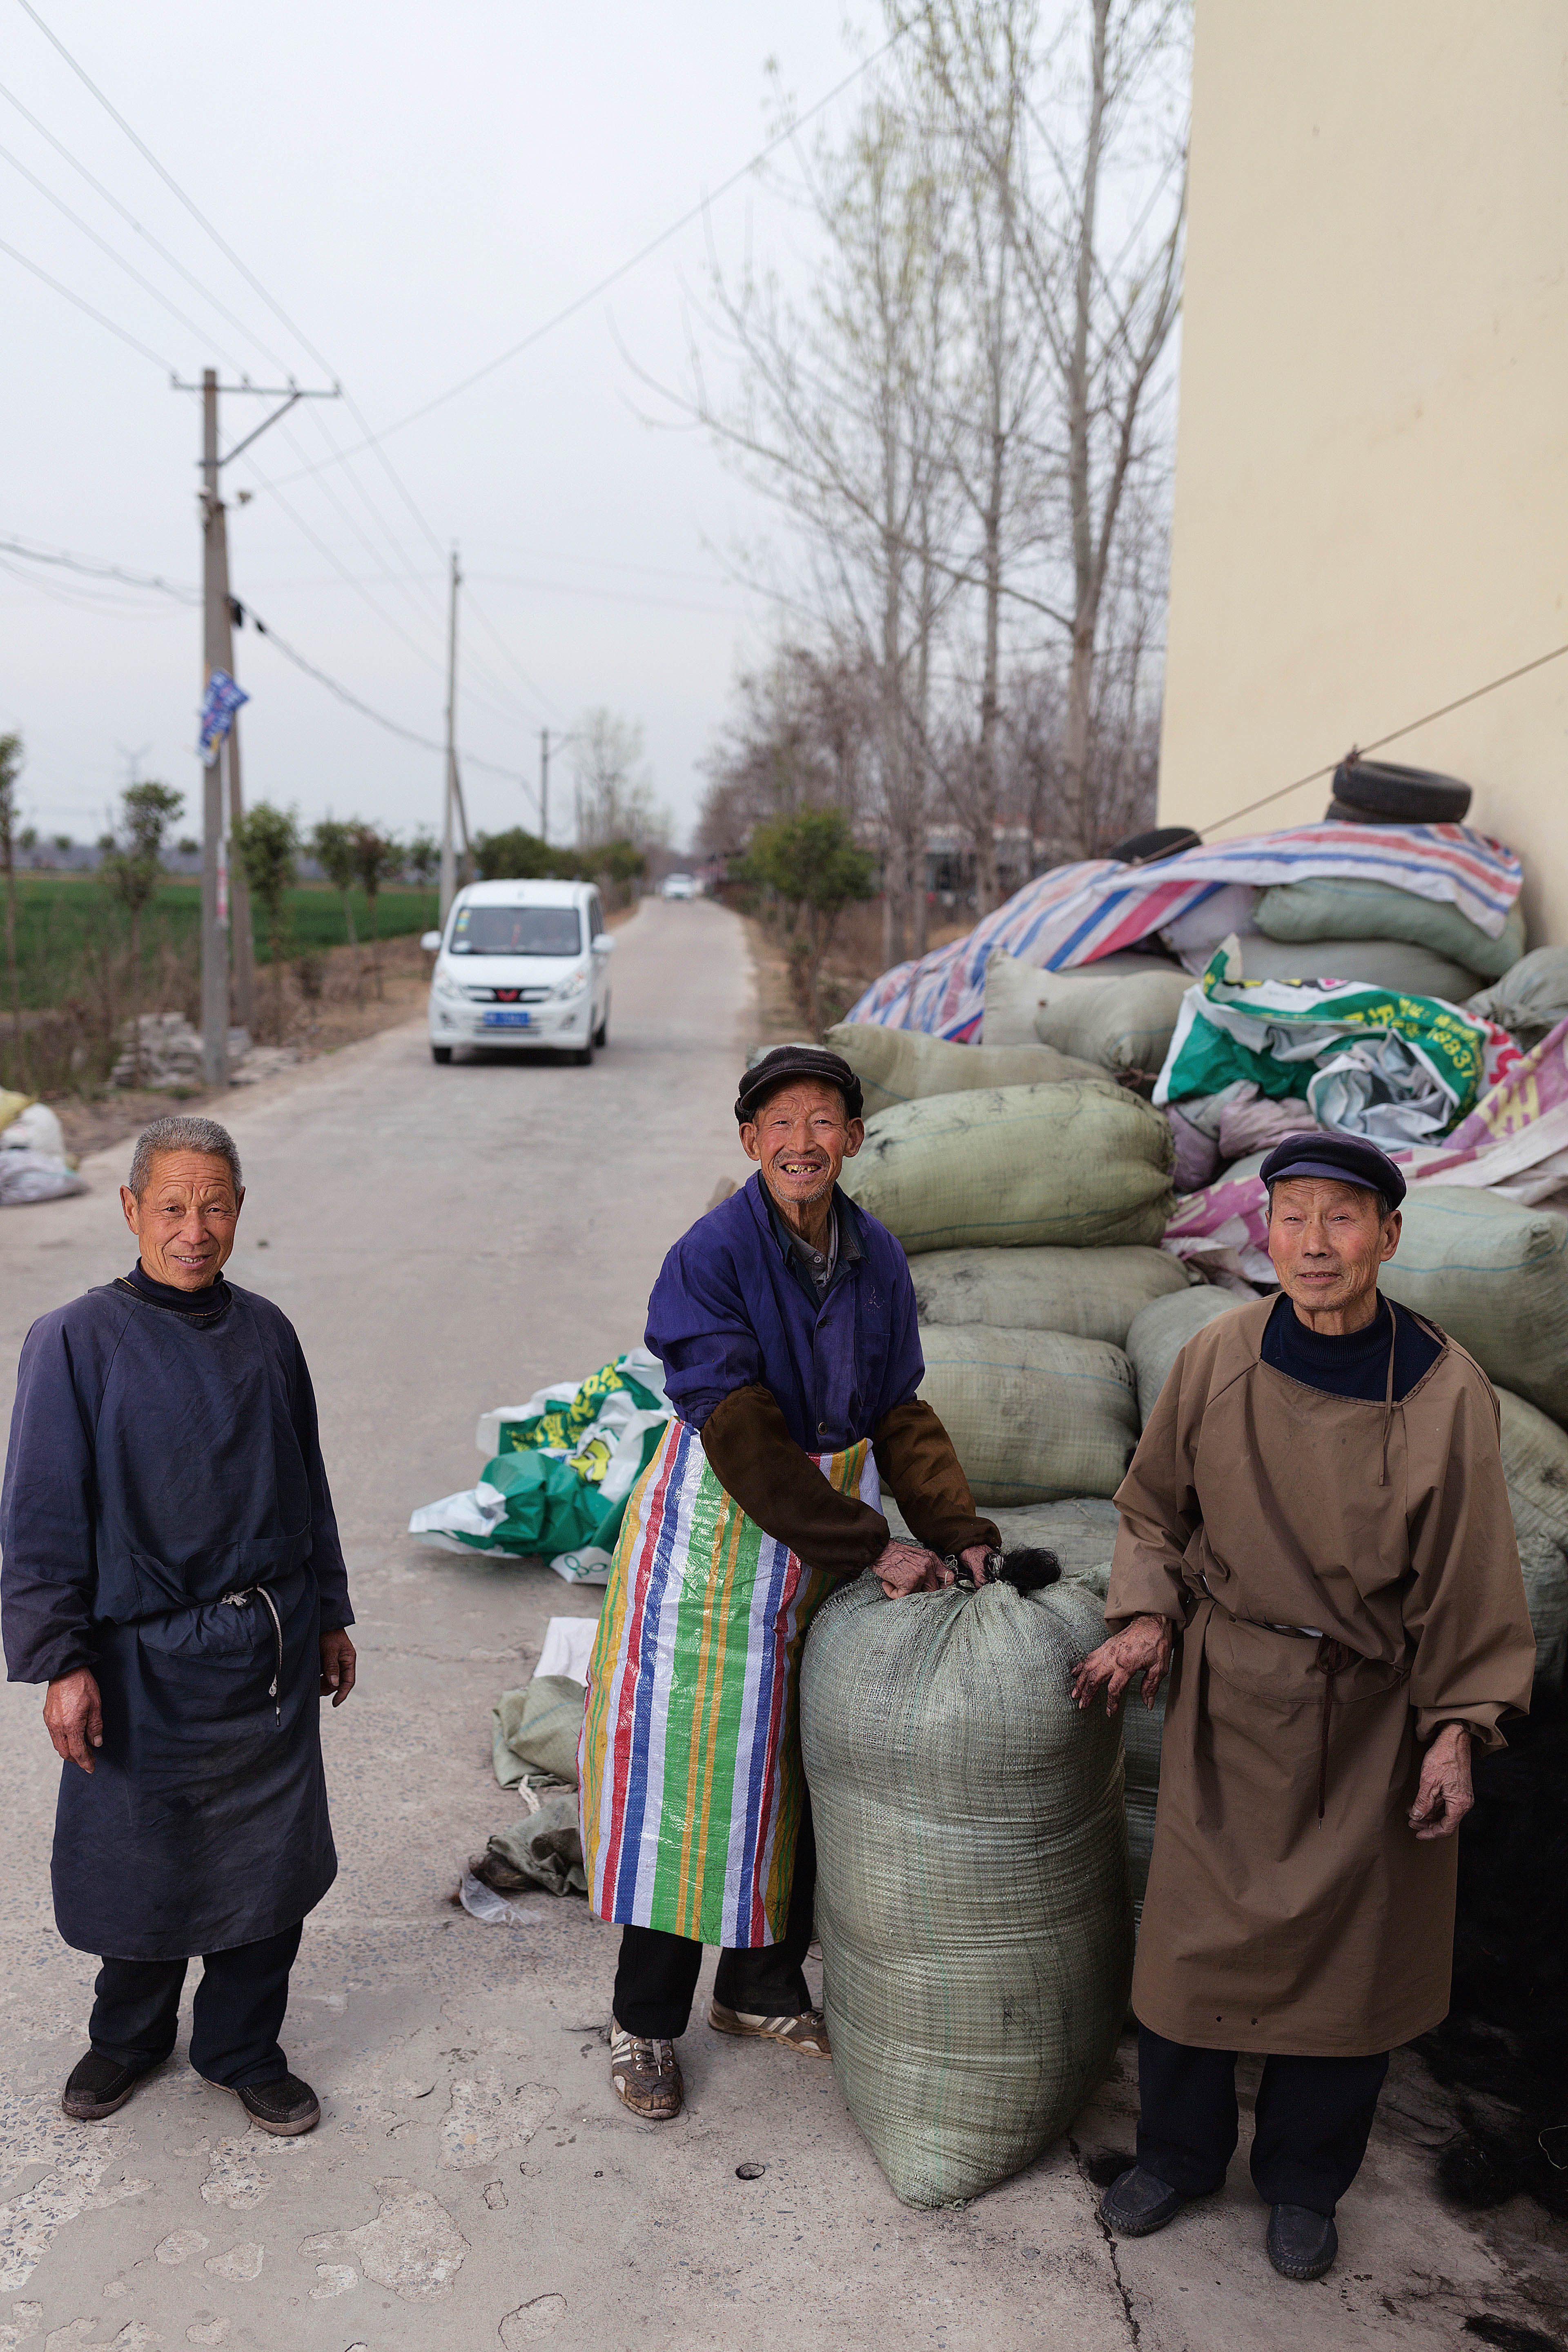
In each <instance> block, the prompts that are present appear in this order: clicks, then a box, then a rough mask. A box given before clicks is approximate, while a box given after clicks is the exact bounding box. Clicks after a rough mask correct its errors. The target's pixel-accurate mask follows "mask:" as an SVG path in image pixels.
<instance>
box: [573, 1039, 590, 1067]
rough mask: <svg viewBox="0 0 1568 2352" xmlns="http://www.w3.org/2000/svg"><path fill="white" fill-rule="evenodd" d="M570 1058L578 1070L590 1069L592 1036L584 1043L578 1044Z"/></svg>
mask: <svg viewBox="0 0 1568 2352" xmlns="http://www.w3.org/2000/svg"><path fill="white" fill-rule="evenodd" d="M572 1059H573V1060H574V1062H575V1063H576V1065H577V1067H578V1068H579V1069H580V1070H591V1069H592V1068H593V1066H594V1040H593V1039H592V1037H590V1038H589V1040H588V1042H587V1044H586V1045H579V1046H578V1048H577V1050H576V1052H575V1053H574V1055H573V1056H572Z"/></svg>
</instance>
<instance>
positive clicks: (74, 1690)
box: [44, 1666, 103, 1772]
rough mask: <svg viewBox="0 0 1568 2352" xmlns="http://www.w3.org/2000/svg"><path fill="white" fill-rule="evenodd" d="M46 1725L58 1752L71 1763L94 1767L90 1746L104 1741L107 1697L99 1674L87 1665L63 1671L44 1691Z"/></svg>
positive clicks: (88, 1768) (89, 1768)
mask: <svg viewBox="0 0 1568 2352" xmlns="http://www.w3.org/2000/svg"><path fill="white" fill-rule="evenodd" d="M44 1727H45V1729H46V1730H47V1733H48V1735H49V1738H51V1739H52V1740H53V1741H54V1743H55V1754H56V1755H57V1756H63V1757H64V1758H65V1760H66V1762H67V1763H68V1764H79V1765H80V1766H81V1769H82V1770H83V1771H84V1772H90V1771H91V1770H92V1758H91V1756H90V1755H89V1753H88V1751H89V1748H101V1747H102V1745H103V1701H102V1699H101V1698H100V1696H99V1690H98V1678H97V1676H96V1675H94V1674H93V1673H92V1672H91V1670H90V1668H89V1667H87V1666H79V1667H78V1668H77V1670H76V1672H75V1674H74V1675H59V1676H58V1679H57V1680H56V1681H54V1682H52V1683H51V1684H50V1685H49V1686H48V1689H47V1691H46V1692H45V1693H44Z"/></svg>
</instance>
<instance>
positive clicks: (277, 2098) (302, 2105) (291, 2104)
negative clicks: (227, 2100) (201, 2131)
mask: <svg viewBox="0 0 1568 2352" xmlns="http://www.w3.org/2000/svg"><path fill="white" fill-rule="evenodd" d="M202 2080H203V2081H204V2082H211V2081H212V2078H211V2076H210V2075H206V2074H204V2075H203V2077H202ZM212 2087H213V2089H214V2090H215V2091H227V2092H228V2093H230V2095H232V2096H233V2097H234V2098H237V2100H238V2101H239V2104H240V2105H241V2106H242V2107H243V2108H244V2109H245V2112H246V2114H247V2116H249V2117H250V2120H251V2122H252V2123H253V2124H258V2125H259V2126H260V2128H261V2129H262V2130H263V2131H264V2132H271V2133H272V2134H273V2136H274V2137H275V2138H278V2139H297V2138H298V2137H299V2136H300V2133H301V2132H308V2131H314V2130H315V2128H316V2126H317V2125H318V2124H319V2123H320V2122H321V2101H320V2100H319V2099H318V2098H317V2096H316V2094H315V2093H314V2091H312V2090H311V2088H310V2084H309V2083H301V2081H300V2077H299V2076H298V2074H279V2075H277V2076H276V2077H275V2078H274V2079H273V2081H271V2082H270V2083H239V2084H235V2083H213V2084H212Z"/></svg>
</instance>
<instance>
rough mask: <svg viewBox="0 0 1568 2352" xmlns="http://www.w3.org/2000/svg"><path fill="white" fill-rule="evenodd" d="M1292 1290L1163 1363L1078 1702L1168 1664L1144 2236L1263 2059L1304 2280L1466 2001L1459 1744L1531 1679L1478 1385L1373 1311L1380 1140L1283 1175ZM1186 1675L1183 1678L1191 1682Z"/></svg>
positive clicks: (1383, 1310)
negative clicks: (1378, 2137) (1396, 2049)
mask: <svg viewBox="0 0 1568 2352" xmlns="http://www.w3.org/2000/svg"><path fill="white" fill-rule="evenodd" d="M1262 1174H1263V1178H1264V1181H1265V1182H1266V1183H1267V1184H1268V1202H1269V1223H1268V1234H1269V1255H1270V1257H1271V1258H1272V1260H1273V1262H1274V1266H1275V1269H1276V1271H1277V1273H1278V1274H1279V1281H1280V1285H1281V1295H1280V1296H1279V1297H1276V1298H1262V1299H1259V1300H1258V1302H1257V1304H1256V1305H1255V1306H1249V1307H1239V1308H1237V1311H1236V1313H1235V1314H1232V1315H1223V1316H1220V1317H1218V1318H1216V1319H1215V1321H1214V1322H1212V1323H1209V1324H1207V1325H1206V1326H1205V1328H1204V1329H1203V1330H1202V1331H1200V1332H1199V1333H1198V1334H1197V1336H1196V1337H1195V1338H1194V1339H1190V1340H1189V1341H1188V1342H1187V1345H1186V1346H1185V1347H1184V1349H1183V1350H1182V1352H1181V1354H1180V1355H1179V1356H1178V1357H1177V1359H1176V1361H1175V1363H1174V1365H1173V1367H1172V1370H1171V1374H1170V1377H1169V1379H1168V1380H1167V1381H1166V1382H1165V1386H1164V1388H1163V1391H1162V1392H1161V1395H1160V1399H1159V1402H1158V1403H1157V1404H1156V1406H1155V1408H1154V1411H1153V1413H1152V1415H1151V1417H1150V1421H1149V1423H1148V1426H1147V1428H1146V1429H1145V1430H1144V1432H1143V1435H1142V1440H1141V1441H1140V1444H1139V1446H1138V1451H1137V1453H1136V1454H1134V1456H1133V1458H1132V1464H1131V1468H1130V1469H1129V1471H1128V1474H1127V1476H1126V1478H1125V1480H1124V1481H1123V1483H1122V1486H1121V1490H1120V1492H1119V1493H1118V1495H1117V1497H1116V1503H1117V1508H1118V1509H1119V1511H1120V1512H1121V1529H1120V1531H1119V1533H1118V1537H1117V1543H1116V1555H1115V1560H1114V1564H1113V1566H1112V1570H1111V1577H1110V1595H1109V1598H1108V1601H1107V1603H1106V1622H1107V1624H1108V1625H1109V1626H1110V1628H1111V1629H1112V1631H1111V1638H1110V1640H1109V1641H1107V1642H1106V1643H1103V1644H1102V1645H1101V1647H1100V1649H1098V1650H1096V1651H1094V1652H1093V1653H1092V1654H1091V1655H1090V1656H1089V1658H1088V1659H1087V1660H1086V1662H1085V1663H1084V1664H1083V1665H1082V1666H1081V1667H1080V1668H1079V1671H1078V1674H1077V1675H1076V1676H1075V1690H1076V1695H1077V1696H1078V1698H1079V1705H1080V1706H1088V1705H1089V1703H1090V1701H1091V1699H1092V1697H1093V1696H1094V1694H1095V1693H1096V1692H1097V1691H1099V1690H1100V1689H1101V1688H1103V1689H1104V1691H1105V1694H1106V1703H1107V1706H1110V1707H1114V1706H1116V1705H1117V1704H1118V1703H1119V1702H1120V1700H1121V1695H1122V1693H1123V1691H1124V1690H1125V1689H1126V1688H1127V1687H1128V1685H1130V1683H1131V1682H1133V1681H1135V1680H1136V1681H1141V1682H1142V1691H1143V1696H1144V1698H1145V1700H1146V1702H1147V1703H1148V1704H1150V1705H1152V1704H1153V1700H1154V1696H1155V1694H1156V1692H1157V1690H1158V1688H1159V1685H1160V1680H1161V1677H1162V1676H1163V1673H1164V1671H1165V1667H1166V1665H1167V1664H1168V1663H1171V1664H1172V1671H1171V1689H1170V1696H1169V1701H1168V1704H1167V1707H1166V1715H1165V1731H1164V1742H1163V1755H1162V1759H1161V1768H1160V1799H1159V1812H1158V1818H1157V1826H1156V1829H1155V1834H1154V1851H1153V1859H1152V1864H1151V1866H1150V1872H1149V1890H1148V1895H1147V1898H1146V1900H1145V1903H1144V1906H1143V1923H1142V1934H1141V1937H1140V1941H1139V1947H1138V1962H1137V1969H1136V1972H1135V1974H1134V1977H1133V1982H1132V2007H1133V2010H1134V2012H1135V2013H1136V2015H1137V2018H1138V2021H1139V2045H1138V2059H1139V2089H1140V2097H1141V2108H1142V2112H1141V2116H1140V2120H1139V2126H1138V2151H1137V2162H1136V2164H1135V2165H1134V2167H1133V2168H1132V2169H1131V2171H1128V2172H1124V2173H1123V2174H1122V2175H1121V2179H1119V2180H1117V2181H1116V2182H1115V2183H1114V2184H1113V2186H1112V2187H1111V2188H1110V2189H1109V2190H1108V2191H1107V2192H1106V2196H1105V2199H1104V2200H1103V2203H1102V2206H1101V2209H1100V2210H1101V2212H1102V2214H1103V2216H1104V2219H1105V2221H1107V2222H1108V2224H1109V2225H1110V2228H1112V2229H1113V2230H1115V2231H1120V2232H1121V2233H1123V2234H1125V2235H1127V2236H1130V2237H1142V2236H1147V2235H1148V2234H1149V2233H1150V2232H1151V2231H1155V2230H1161V2229H1163V2228H1164V2227H1165V2225H1166V2223H1167V2222H1169V2221H1173V2219H1174V2217H1175V2216H1176V2214H1177V2213H1179V2212H1180V2211H1181V2210H1182V2209H1183V2207H1184V2205H1186V2204H1187V2203H1188V2202H1190V2200H1192V2199H1194V2198H1195V2197H1202V2196H1205V2195H1206V2194H1207V2193H1208V2192H1209V2191H1211V2190H1213V2189H1217V2188H1219V2187H1220V2185H1221V2183H1222V2182H1223V2180H1224V2179H1225V2174H1226V2165H1227V2164H1228V2162H1229V2159H1230V2157H1231V2155H1232V2153H1233V2152H1234V2150H1235V2147H1236V2143H1237V2104H1236V2081H1235V2064H1236V2057H1237V2053H1238V2052H1240V2051H1249V2052H1255V2053H1265V2054H1266V2057H1267V2063H1266V2064H1265V2066H1264V2069H1263V2077H1262V2081H1261V2084H1260V2085H1259V2087H1258V2097H1257V2103H1256V2128H1255V2132H1254V2137H1253V2144H1252V2178H1253V2181H1254V2183H1255V2185H1256V2187H1257V2189H1258V2192H1259V2194H1260V2195H1261V2197H1262V2198H1263V2200H1264V2201H1265V2203H1266V2204H1268V2206H1269V2207H1270V2209H1271V2210H1270V2214H1269V2221H1268V2234H1267V2246H1268V2255H1269V2259H1270V2261H1271V2262H1272V2263H1273V2264H1274V2267H1275V2269H1276V2270H1277V2271H1279V2272H1280V2273H1282V2275H1284V2276H1285V2277H1287V2278H1293V2279H1312V2278H1321V2276H1322V2275H1323V2273H1325V2272H1326V2271H1327V2270H1328V2269H1329V2268H1330V2266H1331V2263H1332V2262H1333V2260H1334V2256H1335V2253H1336V2252H1337V2250H1338V2239H1337V2236H1336V2233H1335V2228H1334V2218H1333V2217H1334V2210H1335V2207H1336V2204H1337V2203H1338V2200H1339V2199H1340V2198H1341V2197H1342V2196H1343V2195H1344V2193H1345V2191H1346V2189H1348V2188H1349V2187H1350V2185H1351V2182H1352V2180H1353V2179H1354V2178H1355V2176H1356V2173H1357V2171H1358V2170H1359V2168H1360V2166H1361V2162H1362V2158H1363V2156H1364V2155H1365V2152H1366V2144H1367V2138H1368V2136H1369V2134H1370V2132H1371V2130H1372V2122H1373V2114H1374V2112H1375V2109H1376V2105H1377V2098H1378V2093H1379V2091H1380V2089H1381V2087H1382V2084H1383V2079H1384V2074H1386V2072H1387V2069H1388V2053H1389V2051H1390V2049H1391V2048H1392V2047H1393V2046H1394V2044H1396V2043H1398V2042H1409V2041H1411V2040H1413V2039H1414V2038H1415V2035H1417V2034H1419V2033H1425V2032H1427V2031H1428V2029H1429V2028H1431V2027H1432V2026H1434V2025H1436V2024H1437V2023H1438V2022H1439V2021H1440V2020H1441V2019H1442V2018H1443V2017H1444V2016H1445V2015H1446V2014H1447V2007H1448V1988H1449V1973H1450V1966H1451V1961H1452V1952H1453V1927H1454V1891H1455V1874H1456V1865H1457V1861H1458V1855H1457V1851H1456V1847H1455V1843H1454V1836H1453V1833H1454V1832H1455V1830H1456V1829H1457V1828H1458V1824H1459V1822H1460V1821H1461V1820H1462V1818H1463V1817H1464V1815H1465V1814H1466V1813H1467V1812H1468V1811H1469V1808H1470V1804H1471V1801H1472V1800H1471V1790H1470V1748H1471V1746H1472V1744H1474V1745H1475V1746H1478V1747H1479V1748H1483V1749H1486V1748H1500V1747H1501V1746H1503V1745H1504V1744H1505V1743H1504V1741H1503V1739H1502V1737H1501V1734H1500V1731H1499V1728H1498V1726H1499V1722H1500V1719H1501V1718H1502V1717H1505V1716H1507V1715H1508V1713H1509V1712H1510V1709H1518V1710H1521V1711H1522V1710H1523V1709H1524V1708H1526V1707H1527V1706H1528V1705H1529V1701H1530V1686H1531V1673H1532V1670H1533V1666H1534V1661H1535V1643H1534V1637H1533V1635H1532V1633H1531V1623H1530V1616H1529V1612H1528V1611H1527V1609H1526V1607H1525V1599H1524V1585H1523V1580H1522V1578H1521V1574H1520V1566H1519V1554H1518V1550H1517V1548H1516V1546H1515V1542H1514V1533H1513V1525H1512V1520H1511V1518H1510V1512H1509V1502H1508V1493H1507V1489H1506V1487H1505V1486H1504V1484H1503V1474H1502V1464H1501V1459H1500V1454H1499V1447H1498V1407H1497V1401H1496V1399H1495V1398H1494V1396H1493V1394H1492V1391H1491V1389H1490V1387H1489V1384H1488V1381H1487V1379H1486V1376H1485V1374H1484V1373H1483V1372H1482V1371H1481V1370H1479V1366H1477V1365H1476V1364H1475V1363H1474V1362H1472V1360H1471V1359H1470V1358H1469V1357H1468V1356H1467V1355H1466V1354H1465V1352H1464V1350H1463V1349H1461V1348H1459V1347H1457V1346H1456V1345H1455V1343H1454V1341H1453V1340H1452V1339H1448V1338H1447V1335H1446V1334H1445V1333H1443V1332H1442V1331H1440V1330H1438V1329H1437V1328H1436V1325H1434V1324H1431V1323H1427V1322H1425V1321H1423V1320H1421V1319H1420V1318H1417V1317H1415V1316H1414V1315H1412V1314H1411V1313H1409V1312H1408V1310H1406V1309H1405V1308H1404V1307H1394V1305H1393V1304H1392V1303H1391V1302H1390V1301H1389V1300H1387V1299H1385V1298H1384V1297H1382V1296H1381V1294H1380V1293H1379V1290H1378V1287H1377V1274H1378V1268H1379V1267H1380V1265H1383V1264H1384V1263H1385V1262H1386V1260H1388V1259H1389V1258H1391V1257H1392V1256H1393V1255H1394V1251H1395V1249H1396V1248H1397V1246H1398V1243H1399V1230H1400V1215H1399V1202H1401V1201H1402V1200H1403V1199H1404V1197H1405V1180H1404V1178H1403V1177H1402V1176H1401V1175H1400V1172H1399V1171H1398V1169H1397V1168H1396V1167H1395V1166H1394V1162H1393V1161H1392V1160H1388V1159H1387V1158H1386V1157H1385V1156H1384V1153H1382V1152H1381V1151H1379V1150H1377V1149H1376V1148H1375V1146H1373V1145H1372V1144H1370V1143H1365V1142H1363V1141H1361V1140H1360V1139H1355V1138H1351V1137H1345V1136H1329V1135H1322V1134H1313V1135H1308V1136H1294V1137H1291V1138H1289V1139H1287V1141H1285V1142H1284V1143H1282V1144H1280V1145H1279V1146H1278V1148H1277V1149H1276V1150H1274V1151H1273V1152H1271V1153H1270V1155H1269V1157H1268V1160H1266V1161H1265V1162H1264V1164H1263V1170H1262ZM1172 1661H1173V1663H1172Z"/></svg>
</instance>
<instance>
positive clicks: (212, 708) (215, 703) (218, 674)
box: [196, 669, 250, 768]
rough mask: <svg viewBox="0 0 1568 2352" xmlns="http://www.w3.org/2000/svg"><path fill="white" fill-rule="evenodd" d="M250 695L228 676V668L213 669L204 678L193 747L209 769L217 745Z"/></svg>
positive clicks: (215, 756)
mask: <svg viewBox="0 0 1568 2352" xmlns="http://www.w3.org/2000/svg"><path fill="white" fill-rule="evenodd" d="M249 700H250V697H249V695H248V694H247V692H246V690H245V688H243V687H242V686H240V685H239V684H237V681H236V680H235V679H234V678H232V677H230V676H229V674H228V672H227V670H226V669H215V670H214V671H213V672H212V674H211V676H210V677H208V679H207V690H206V694H205V698H204V700H203V702H202V731H201V734H200V735H199V737H198V738H197V742H196V748H197V750H198V751H200V752H201V755H202V765H203V767H204V768H210V767H211V766H212V764H213V762H214V761H215V760H216V758H217V755H218V746H219V744H220V743H221V742H222V741H223V739H224V737H225V736H226V734H227V733H228V730H229V729H230V728H231V727H232V726H233V725H234V714H235V712H236V711H237V709H239V706H240V704H241V703H242V702H248V701H249Z"/></svg>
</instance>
